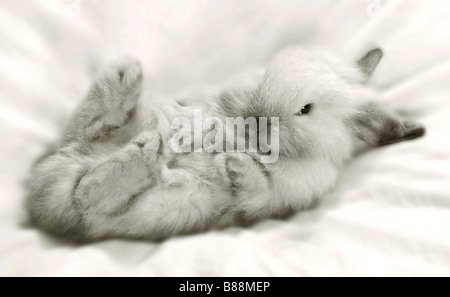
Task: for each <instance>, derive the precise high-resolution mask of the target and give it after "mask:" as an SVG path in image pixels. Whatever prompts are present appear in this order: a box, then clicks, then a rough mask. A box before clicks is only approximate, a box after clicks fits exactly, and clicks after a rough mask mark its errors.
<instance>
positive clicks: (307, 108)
mask: <svg viewBox="0 0 450 297" xmlns="http://www.w3.org/2000/svg"><path fill="white" fill-rule="evenodd" d="M311 110H312V104H306V105H305V106H303V107H302V109H301V110H300V111H299V112H298V113H296V114H295V115H296V116H302V115H307V114H309V113H310V112H311Z"/></svg>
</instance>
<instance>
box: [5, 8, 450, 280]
mask: <svg viewBox="0 0 450 297" xmlns="http://www.w3.org/2000/svg"><path fill="white" fill-rule="evenodd" d="M292 42H303V43H313V44H318V45H320V46H322V47H325V48H328V49H330V50H341V51H343V52H345V53H347V54H348V55H349V56H350V57H354V58H355V59H356V58H357V57H358V56H359V55H360V54H362V53H363V52H364V51H365V50H367V49H370V47H371V46H373V45H378V46H380V47H382V48H383V50H384V52H385V57H384V59H383V61H382V62H381V64H380V66H379V68H378V69H377V71H376V73H375V74H374V77H373V86H374V87H375V88H377V89H379V90H380V92H381V95H380V101H384V102H386V104H388V105H389V106H392V107H393V108H396V109H398V110H399V111H401V112H402V113H403V114H404V115H407V116H408V117H410V118H411V119H414V120H417V121H420V122H422V123H423V124H424V125H425V126H426V127H427V135H426V137H425V138H421V139H419V140H416V141H412V142H405V143H401V144H396V145H392V146H389V147H384V148H379V149H376V150H372V151H370V152H367V153H364V154H362V155H360V156H358V157H357V158H356V159H355V160H354V162H352V163H351V164H350V165H349V166H348V167H347V168H346V170H345V171H344V173H343V175H342V178H341V179H340V182H339V184H338V186H337V188H336V189H335V190H334V191H333V192H332V193H330V194H329V195H327V196H326V197H324V198H323V200H322V203H321V204H320V205H318V206H317V207H316V208H314V209H312V210H309V211H305V212H302V213H300V214H298V215H296V216H294V217H293V218H291V219H289V220H287V221H276V220H271V221H265V222H262V223H260V224H258V225H257V226H254V227H253V228H249V229H240V228H233V229H228V230H224V231H216V232H209V233H206V234H199V235H192V236H185V237H178V238H172V239H169V240H167V241H164V242H162V243H151V242H132V241H125V240H109V241H104V242H98V243H93V244H88V245H82V246H76V245H73V244H71V243H70V242H62V241H60V240H58V239H56V238H54V237H52V236H49V235H46V234H44V233H43V232H42V231H40V230H36V229H34V228H31V227H30V226H28V225H27V215H26V211H25V209H24V207H23V203H24V200H25V197H26V188H25V187H24V186H23V184H24V181H25V180H26V178H27V176H28V172H29V168H30V167H31V164H32V162H33V160H34V159H35V158H36V157H37V156H39V155H40V154H41V153H42V152H44V150H45V148H46V146H47V145H48V144H49V143H50V142H52V141H53V140H55V139H57V137H58V134H59V133H60V131H61V128H62V125H63V124H64V123H65V121H66V119H67V117H68V116H69V115H70V114H71V112H72V111H73V109H74V108H75V106H76V104H78V103H79V101H80V100H81V98H82V96H83V94H84V92H85V91H86V89H87V87H88V85H89V83H90V81H91V80H92V77H93V74H94V72H95V71H97V70H98V69H99V67H100V66H103V65H105V63H107V62H109V61H111V60H112V59H114V58H116V57H118V56H121V55H124V54H127V55H132V56H136V57H138V58H139V59H141V60H142V61H143V64H144V68H145V71H146V73H145V75H146V82H147V87H148V90H149V92H150V93H151V94H152V95H153V96H154V97H155V98H156V97H161V96H173V95H175V94H178V93H180V92H183V91H187V90H191V89H194V88H199V87H203V86H212V85H220V84H221V82H223V81H225V80H228V79H229V78H231V77H234V76H236V75H238V74H239V73H241V72H244V71H245V69H246V68H248V67H250V66H254V65H265V64H266V63H267V62H268V61H269V60H270V57H271V56H272V55H273V53H275V52H276V51H277V50H278V49H280V48H282V47H284V46H285V45H287V44H289V43H292ZM0 65H1V66H0V98H1V99H0V139H1V147H0V161H1V163H0V164H1V168H0V205H1V207H0V275H22V276H37V275H39V276H49V275H58V276H59V275H62V276H64V275H75V276H78V275H80V276H94V275H96V276H97V275H102V276H112V275H114V276H117V275H121V276H347V275H352V276H367V275H383V276H390V275H392V276H398V275H412V276H424V275H427V276H429V275H446V276H450V140H449V139H450V138H449V136H450V88H449V87H450V4H449V3H448V1H444V0H433V1H426V0H409V1H408V0H404V1H399V0H383V1H378V0H369V1H362V0H354V1H350V0H349V1H335V0H320V1H308V0H290V1H278V0H269V1H259V0H255V1H239V0H228V1H220V0H217V1H186V0H179V1H156V0H155V1H143V0H136V1H125V0H111V1H106V0H97V1H87V0H59V1H48V0H40V1H38V0H33V1H28V0H1V1H0Z"/></svg>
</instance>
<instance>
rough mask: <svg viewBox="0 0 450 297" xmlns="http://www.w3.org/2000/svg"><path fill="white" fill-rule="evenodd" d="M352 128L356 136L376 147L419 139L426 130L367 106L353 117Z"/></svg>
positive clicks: (413, 123) (372, 106)
mask: <svg viewBox="0 0 450 297" xmlns="http://www.w3.org/2000/svg"><path fill="white" fill-rule="evenodd" d="M351 128H352V129H353V130H354V132H355V134H356V136H357V137H358V138H360V139H362V140H363V141H365V142H367V143H369V144H374V145H386V144H391V143H396V142H400V141H404V140H411V139H415V138H419V137H421V136H423V135H424V134H425V128H424V127H423V126H422V125H420V124H418V123H415V122H411V121H402V120H399V119H396V118H395V117H394V116H391V115H389V114H388V113H386V112H384V111H382V110H381V109H379V108H377V107H376V106H374V105H366V106H364V107H363V108H362V109H361V111H360V112H359V113H358V114H357V115H356V116H354V117H353V119H352V121H351Z"/></svg>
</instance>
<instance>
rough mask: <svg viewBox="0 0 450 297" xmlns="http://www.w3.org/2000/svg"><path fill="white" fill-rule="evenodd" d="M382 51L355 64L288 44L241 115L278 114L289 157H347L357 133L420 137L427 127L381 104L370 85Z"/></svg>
mask: <svg viewBox="0 0 450 297" xmlns="http://www.w3.org/2000/svg"><path fill="white" fill-rule="evenodd" d="M382 56H383V53H382V51H381V50H380V49H375V50H372V51H370V52H368V53H367V54H366V55H365V56H364V57H363V58H361V59H360V60H359V61H358V62H357V63H354V65H349V64H348V63H344V62H342V61H340V60H337V59H336V58H334V57H330V56H327V55H325V54H317V53H311V52H307V51H304V50H302V49H298V48H291V49H288V50H285V51H284V52H282V53H281V54H279V55H278V56H277V57H276V58H275V60H274V62H273V63H272V64H271V65H270V66H269V68H268V70H267V71H266V72H265V74H264V76H263V79H262V81H261V82H260V84H259V86H258V87H257V88H256V90H253V92H252V94H251V96H248V102H247V103H246V104H245V105H241V106H242V109H241V110H240V113H241V116H243V117H249V116H253V117H267V118H269V119H270V118H271V117H276V118H278V119H279V120H278V122H279V154H280V156H286V157H289V158H305V157H306V158H326V159H329V160H330V161H335V162H339V163H341V162H342V161H343V160H344V159H345V158H346V157H348V156H349V155H350V154H351V152H352V149H353V143H354V139H355V138H356V137H357V138H359V139H361V140H363V141H365V142H367V143H369V144H372V145H383V144H388V143H393V142H398V141H402V140H407V139H413V138H417V137H420V136H422V135H423V134H424V132H425V130H424V128H423V127H421V126H420V125H418V124H416V123H412V122H406V121H401V120H399V119H397V118H396V117H395V116H393V115H391V114H389V113H388V112H386V111H383V110H382V109H381V108H380V107H378V106H376V105H375V103H374V100H373V99H374V95H373V93H372V92H371V91H370V90H369V88H368V87H367V86H366V81H367V80H368V78H369V77H370V76H371V74H372V72H373V71H374V70H375V68H376V66H377V65H378V63H379V62H380V60H381V58H382ZM355 136H356V137H355Z"/></svg>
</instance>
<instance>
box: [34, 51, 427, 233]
mask: <svg viewBox="0 0 450 297" xmlns="http://www.w3.org/2000/svg"><path fill="white" fill-rule="evenodd" d="M381 58H382V51H381V50H380V49H375V50H372V51H370V52H369V53H367V55H365V56H364V57H363V58H362V59H360V60H359V61H358V62H357V63H355V65H347V64H346V63H344V62H342V61H340V60H338V59H336V58H334V57H332V56H328V55H325V54H319V53H316V52H308V51H305V50H303V49H300V48H296V47H294V48H290V49H287V50H285V51H283V52H282V53H280V54H279V55H278V56H277V57H276V58H275V59H274V61H273V63H272V64H271V65H270V66H269V67H268V69H267V70H266V71H265V73H264V74H263V75H262V76H261V77H260V76H256V77H255V83H248V84H246V85H245V86H244V87H239V88H228V89H226V90H224V91H222V92H217V93H216V94H213V95H200V96H197V97H194V98H183V100H178V101H173V102H166V103H164V104H159V105H158V104H155V103H151V102H148V104H147V105H143V104H141V103H140V102H139V101H138V98H139V96H140V92H141V83H142V71H141V67H140V65H139V63H138V62H136V61H133V60H124V61H121V62H118V63H116V64H114V65H112V66H111V67H110V68H109V69H108V70H107V71H106V72H105V73H103V74H102V75H101V76H100V77H99V78H98V79H97V81H96V82H95V83H94V84H93V86H92V87H91V89H90V91H89V93H88V95H87V98H86V100H85V101H84V103H83V104H82V105H81V107H80V108H79V110H78V111H77V112H76V113H75V115H74V117H73V118H72V120H71V121H70V123H69V125H68V128H67V129H66V131H65V133H64V136H63V137H62V139H61V141H60V145H59V147H58V149H57V150H56V151H55V152H53V153H52V154H51V155H50V156H48V157H46V158H45V159H43V160H42V161H41V162H40V163H39V164H38V165H37V166H36V167H35V168H34V180H33V185H32V191H31V195H30V198H29V210H30V214H31V217H32V218H33V220H34V221H35V222H36V223H37V224H38V225H39V226H41V227H42V228H45V229H47V230H49V231H52V232H54V233H57V234H60V235H64V236H68V237H71V238H72V239H75V240H95V239H101V238H107V237H127V238H144V239H152V240H154V239H162V238H166V237H168V236H171V235H175V234H184V233H190V232H197V231H200V230H207V229H211V228H223V227H226V226H229V225H233V224H240V225H242V224H249V223H253V222H255V221H258V220H261V219H264V218H272V217H281V216H285V215H286V214H289V213H292V212H295V211H299V210H301V209H302V208H304V207H306V206H308V205H309V204H311V202H312V201H314V199H317V198H319V197H320V196H322V195H323V194H324V193H326V192H327V191H329V190H330V189H331V188H332V187H333V186H334V184H335V182H336V180H337V177H338V174H339V171H340V169H341V168H342V166H343V164H344V162H345V161H346V160H347V159H349V158H350V157H351V155H352V151H353V149H354V143H355V139H357V138H359V139H361V140H363V141H364V142H366V143H368V144H370V145H384V144H389V143H394V142H398V141H402V140H407V139H413V138H417V137H420V136H422V135H423V134H424V131H425V130H424V128H422V127H421V126H420V125H418V124H416V123H412V122H404V121H401V120H399V119H397V118H396V117H395V116H393V115H390V114H389V113H387V112H386V111H383V110H382V109H381V108H380V107H378V106H376V104H375V103H374V101H373V99H374V94H373V93H372V92H371V91H370V90H369V89H368V88H367V86H366V85H365V82H366V81H367V79H368V78H369V77H370V75H371V74H372V72H373V71H374V70H375V68H376V66H377V64H378V63H379V62H380V60H381ZM197 109H202V112H203V115H208V116H211V117H214V118H215V119H218V120H220V119H224V118H226V117H235V118H236V117H242V118H244V119H247V118H251V117H253V118H256V119H261V118H267V119H268V124H267V126H268V127H270V128H271V131H276V133H270V135H267V133H266V132H267V131H263V129H262V128H264V127H262V126H261V122H259V123H257V126H256V128H255V127H253V128H252V127H247V128H248V129H246V130H245V131H246V135H245V137H246V139H245V141H246V143H247V144H248V143H249V142H250V140H249V139H248V138H249V135H250V132H251V131H252V129H253V130H255V129H256V130H257V132H259V134H258V135H259V136H258V138H257V142H258V143H259V142H262V138H263V136H267V137H268V140H270V142H271V144H274V143H276V144H277V145H276V146H274V145H271V146H270V150H267V149H266V150H263V149H261V147H260V149H258V150H256V151H251V149H250V145H247V146H246V149H245V150H244V151H242V150H241V151H239V152H229V150H227V151H226V152H223V150H222V148H223V147H224V145H225V144H226V143H227V142H228V143H229V142H230V141H229V140H228V139H227V140H226V141H224V142H220V141H219V143H217V142H216V143H214V147H215V150H213V151H211V150H209V151H208V152H204V151H203V152H202V153H198V152H195V151H194V152H191V153H190V152H186V151H182V150H181V151H180V150H178V151H177V150H176V149H175V148H176V145H177V144H179V145H180V147H181V146H183V147H184V148H186V147H189V148H192V146H193V148H194V149H195V150H196V151H202V147H201V146H200V147H198V146H197V147H196V145H195V143H194V144H192V143H191V141H190V139H191V138H190V137H185V138H183V139H182V142H181V140H180V139H178V138H177V137H176V136H177V135H179V133H180V132H182V131H183V129H184V127H183V128H180V127H179V125H178V126H177V125H175V126H176V128H178V129H172V128H173V127H174V122H176V120H177V119H179V118H183V119H188V121H190V122H192V123H193V124H194V126H195V125H196V123H194V122H195V119H194V113H195V110H197ZM200 127H201V129H202V128H204V126H200ZM211 127H212V126H211ZM216 128H217V127H216ZM272 128H276V129H272ZM202 130H203V129H202ZM207 130H208V129H207ZM208 131H209V132H211V131H213V135H216V136H217V135H220V134H221V132H220V130H217V129H209V130H208ZM204 132H206V131H202V133H204ZM182 135H183V134H182ZM184 135H185V136H187V135H186V133H185V134H184ZM233 135H234V128H233ZM203 136H204V135H203V134H202V135H201V137H203ZM187 139H188V141H186V140H187ZM216 139H221V138H216ZM237 141H239V139H236V140H234V138H233V139H232V140H231V142H232V144H233V146H232V147H233V148H234V147H235V146H234V145H235V144H236V142H237ZM269 155H270V156H275V157H276V158H275V159H273V160H272V162H262V160H263V159H262V158H263V157H268V156H269ZM266 160H267V159H266Z"/></svg>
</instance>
